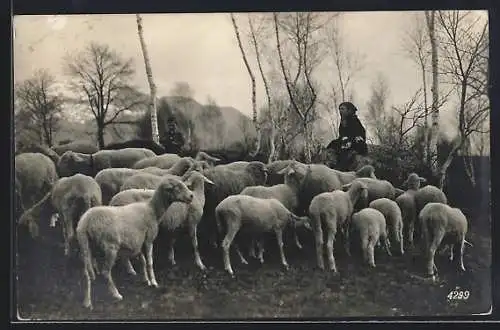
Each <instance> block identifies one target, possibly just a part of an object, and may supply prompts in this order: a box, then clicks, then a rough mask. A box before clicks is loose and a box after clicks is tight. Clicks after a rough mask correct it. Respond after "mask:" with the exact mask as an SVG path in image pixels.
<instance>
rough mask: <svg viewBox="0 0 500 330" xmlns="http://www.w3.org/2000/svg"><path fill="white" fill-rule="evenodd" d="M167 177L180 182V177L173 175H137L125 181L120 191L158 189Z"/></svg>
mask: <svg viewBox="0 0 500 330" xmlns="http://www.w3.org/2000/svg"><path fill="white" fill-rule="evenodd" d="M166 177H169V178H174V179H179V180H180V177H178V176H175V175H171V174H165V175H162V176H158V175H154V174H151V173H137V174H134V175H132V176H130V177H128V178H127V179H125V181H123V184H122V185H121V187H120V191H124V190H128V189H156V188H157V187H158V185H159V184H160V182H161V179H162V178H166Z"/></svg>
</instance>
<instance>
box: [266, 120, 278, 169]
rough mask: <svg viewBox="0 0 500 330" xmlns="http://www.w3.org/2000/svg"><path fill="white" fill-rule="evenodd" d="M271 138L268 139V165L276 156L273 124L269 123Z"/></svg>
mask: <svg viewBox="0 0 500 330" xmlns="http://www.w3.org/2000/svg"><path fill="white" fill-rule="evenodd" d="M270 135H271V136H270V137H269V158H268V160H267V162H268V163H271V162H272V161H273V160H274V157H275V154H276V143H275V141H274V140H275V139H276V128H275V127H274V123H271V134H270Z"/></svg>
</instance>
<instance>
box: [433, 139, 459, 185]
mask: <svg viewBox="0 0 500 330" xmlns="http://www.w3.org/2000/svg"><path fill="white" fill-rule="evenodd" d="M462 143H463V141H462V138H459V141H456V142H455V144H454V145H453V148H452V149H451V150H450V153H449V154H448V157H446V160H445V161H444V163H443V165H442V166H441V168H440V169H439V173H438V177H439V187H438V188H439V189H441V190H443V188H444V182H445V179H446V173H447V172H448V168H449V167H450V165H451V162H452V161H453V158H454V157H455V155H456V154H457V151H458V149H460V148H461V146H462Z"/></svg>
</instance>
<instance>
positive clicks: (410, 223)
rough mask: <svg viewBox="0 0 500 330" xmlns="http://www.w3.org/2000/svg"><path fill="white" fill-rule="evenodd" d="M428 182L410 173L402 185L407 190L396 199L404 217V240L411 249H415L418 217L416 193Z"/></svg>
mask: <svg viewBox="0 0 500 330" xmlns="http://www.w3.org/2000/svg"><path fill="white" fill-rule="evenodd" d="M426 182H427V180H426V179H425V178H422V177H420V176H419V175H418V174H416V173H410V174H409V175H408V178H407V179H406V180H405V181H404V182H403V184H402V185H401V186H402V187H403V188H406V189H407V190H406V191H405V192H404V193H403V194H401V195H399V196H398V197H396V203H397V204H398V206H399V209H400V210H401V216H402V217H403V229H404V240H405V242H407V243H408V246H409V247H413V240H414V237H413V236H414V232H415V223H416V219H417V215H418V214H417V208H416V206H415V193H416V192H417V190H418V189H420V185H421V184H425V183H426Z"/></svg>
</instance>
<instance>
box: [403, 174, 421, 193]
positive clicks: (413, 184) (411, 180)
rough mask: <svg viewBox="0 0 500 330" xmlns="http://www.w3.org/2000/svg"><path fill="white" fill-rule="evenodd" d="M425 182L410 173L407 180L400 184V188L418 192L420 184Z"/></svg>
mask: <svg viewBox="0 0 500 330" xmlns="http://www.w3.org/2000/svg"><path fill="white" fill-rule="evenodd" d="M426 183H427V180H426V179H425V178H423V177H421V176H419V175H418V174H417V173H410V174H409V175H408V178H407V179H406V180H405V181H404V182H403V183H402V184H401V187H402V188H406V189H411V190H418V189H419V188H420V186H421V185H422V184H426Z"/></svg>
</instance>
